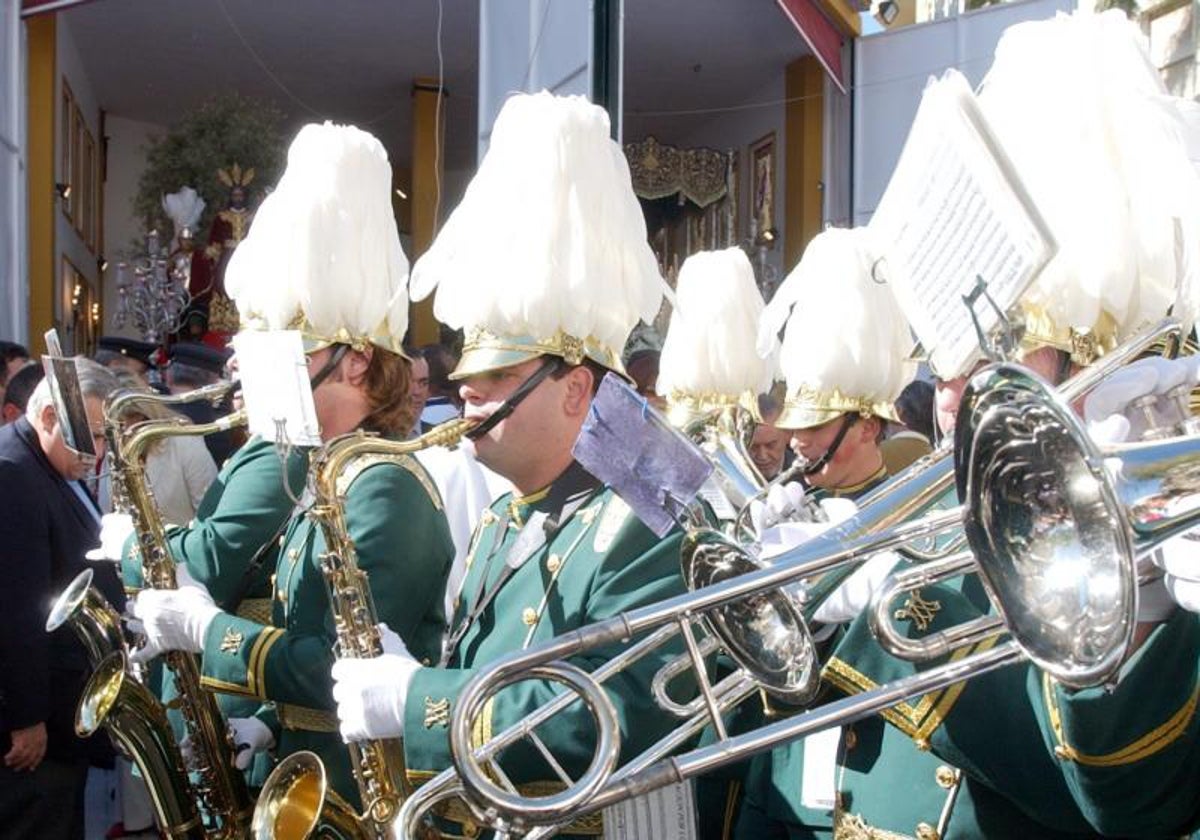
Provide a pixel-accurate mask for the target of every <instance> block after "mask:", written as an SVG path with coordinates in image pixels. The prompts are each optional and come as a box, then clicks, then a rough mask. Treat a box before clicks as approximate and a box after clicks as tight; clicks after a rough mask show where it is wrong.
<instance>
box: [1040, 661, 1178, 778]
mask: <svg viewBox="0 0 1200 840" xmlns="http://www.w3.org/2000/svg"><path fill="white" fill-rule="evenodd" d="M1055 685H1056V683H1055V681H1054V680H1053V678H1051V677H1050V675H1049V674H1043V675H1042V693H1043V694H1044V695H1045V698H1046V711H1047V713H1048V714H1049V716H1050V728H1051V729H1052V730H1053V731H1054V739H1055V740H1056V741H1057V742H1058V746H1057V747H1055V748H1054V754H1055V755H1057V756H1058V757H1059V758H1061V759H1064V760H1066V761H1073V762H1075V763H1076V764H1082V765H1084V766H1085V767H1119V766H1121V765H1124V764H1133V763H1135V762H1138V761H1141V760H1142V759H1145V758H1149V757H1150V756H1152V755H1154V754H1155V753H1158V752H1161V751H1162V750H1165V749H1166V748H1167V747H1169V746H1170V745H1171V744H1173V743H1175V742H1176V741H1178V740H1179V739H1180V738H1181V737H1182V736H1183V734H1184V733H1185V732H1186V731H1187V730H1188V728H1189V726H1190V725H1191V723H1192V718H1193V717H1195V714H1196V705H1197V701H1200V686H1197V687H1196V689H1194V690H1193V691H1192V696H1191V697H1189V698H1188V699H1187V702H1185V703H1184V704H1183V706H1182V707H1181V708H1180V709H1179V711H1177V712H1175V714H1173V715H1171V717H1169V718H1168V719H1167V720H1166V722H1165V723H1163V724H1161V725H1159V726H1156V727H1155V728H1154V729H1151V730H1150V731H1149V732H1147V733H1146V734H1145V735H1143V736H1142V737H1140V738H1138V739H1137V740H1136V741H1133V742H1132V743H1131V744H1129V745H1128V746H1125V747H1122V748H1121V749H1119V750H1117V751H1115V752H1111V753H1108V754H1106V755H1087V754H1085V753H1081V752H1079V751H1078V750H1076V749H1075V748H1074V747H1072V746H1071V745H1070V744H1068V743H1067V740H1066V737H1065V736H1064V734H1063V728H1062V717H1061V715H1060V714H1059V711H1058V697H1057V696H1056V692H1055V690H1054V686H1055Z"/></svg>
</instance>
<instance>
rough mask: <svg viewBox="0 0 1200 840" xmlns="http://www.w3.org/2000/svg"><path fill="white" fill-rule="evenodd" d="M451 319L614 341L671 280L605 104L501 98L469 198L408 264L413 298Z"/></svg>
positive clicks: (458, 323) (648, 314)
mask: <svg viewBox="0 0 1200 840" xmlns="http://www.w3.org/2000/svg"><path fill="white" fill-rule="evenodd" d="M435 288H436V289H437V290H438V295H437V298H436V300H435V303H434V314H435V315H436V316H437V318H438V320H439V321H441V322H442V323H444V324H447V325H449V326H451V327H454V328H461V327H470V326H478V327H484V328H486V329H488V330H490V331H492V332H494V333H496V334H497V335H509V336H520V335H533V336H537V337H547V336H552V335H554V334H555V333H556V332H557V331H558V330H563V331H564V332H566V333H568V334H570V335H572V336H575V337H577V338H587V337H589V336H591V337H593V338H595V339H597V340H598V341H599V342H600V343H601V344H603V345H605V346H606V347H608V348H612V349H614V350H615V351H616V352H617V353H619V352H620V349H621V348H622V347H623V346H624V344H625V339H626V338H627V337H628V335H629V333H630V331H631V330H632V329H633V327H634V326H635V325H636V324H637V322H638V321H639V320H644V321H647V322H649V321H651V320H653V318H654V316H655V315H656V314H657V312H658V308H659V306H660V304H661V302H662V298H663V296H664V294H665V293H666V292H667V286H666V284H665V283H664V282H663V280H662V278H661V277H660V275H659V273H658V265H657V263H656V261H655V259H654V254H653V252H652V251H651V249H650V246H649V244H648V243H647V241H646V224H645V220H644V219H643V217H642V211H641V208H640V206H639V205H638V202H637V198H636V197H635V196H634V194H633V189H632V185H631V182H630V177H629V167H628V165H627V163H626V161H625V157H624V155H623V153H622V151H621V148H620V147H619V146H618V145H617V144H616V143H615V142H613V140H612V139H611V137H610V136H609V121H608V115H607V114H606V113H605V112H604V110H603V109H602V108H599V107H597V106H595V105H592V104H591V103H589V102H588V101H587V100H586V99H584V98H583V97H579V96H571V97H557V96H552V95H551V94H549V93H546V92H544V91H543V92H542V93H538V94H534V95H526V94H517V95H514V96H513V97H511V98H510V99H509V100H508V101H507V102H506V103H505V104H504V107H503V108H502V109H501V111H500V114H499V116H498V117H497V118H496V123H495V126H494V128H493V131H492V137H491V144H490V147H489V149H488V152H487V155H486V156H485V157H484V159H483V162H482V163H481V164H480V166H479V170H478V171H477V172H476V173H475V177H474V178H472V179H471V183H470V185H469V186H468V187H467V190H466V194H465V195H464V197H463V200H462V202H461V203H460V204H459V205H458V207H457V208H455V210H454V212H453V213H452V214H451V215H450V218H449V219H447V221H446V224H445V226H444V227H443V228H442V231H441V233H439V234H438V237H437V239H436V240H435V241H434V243H433V245H432V247H431V248H430V249H429V250H428V251H427V252H426V253H425V254H424V255H422V257H421V258H420V259H419V260H418V261H417V264H416V265H415V266H414V268H413V279H412V285H411V292H412V297H413V299H414V300H421V299H423V298H425V297H427V296H428V295H429V294H430V293H432V292H433V290H434V289H435Z"/></svg>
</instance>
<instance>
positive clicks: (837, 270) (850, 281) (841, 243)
mask: <svg viewBox="0 0 1200 840" xmlns="http://www.w3.org/2000/svg"><path fill="white" fill-rule="evenodd" d="M877 253H878V251H877V249H875V248H873V247H872V246H871V244H870V241H869V239H868V235H867V229H866V228H854V229H852V230H845V229H837V228H831V229H829V230H826V231H823V232H822V233H819V234H817V236H816V237H814V238H813V240H812V241H811V242H810V243H809V244H808V247H807V248H805V250H804V255H803V256H802V257H801V259H800V263H799V264H798V265H797V266H796V267H795V268H794V269H792V272H791V273H790V274H789V275H788V276H787V277H786V278H785V279H784V281H783V284H782V285H781V286H780V287H779V290H778V291H777V292H776V293H775V296H774V297H773V298H772V299H771V303H770V304H769V305H768V306H767V308H766V311H765V312H764V314H763V319H762V328H761V332H760V334H759V348H760V349H761V348H762V347H763V346H764V345H769V341H770V338H771V337H772V336H773V335H774V334H775V332H776V331H777V330H778V327H777V326H775V325H777V324H781V323H784V322H786V329H785V331H784V335H783V346H782V348H781V351H780V367H781V369H782V371H783V375H784V378H785V379H786V380H787V393H788V397H789V398H790V397H794V396H796V395H797V394H798V393H799V392H800V390H801V389H802V388H803V389H806V390H808V391H812V392H816V393H817V394H827V393H829V392H832V391H834V390H835V389H836V390H837V391H838V392H840V393H841V394H843V395H845V396H847V397H849V398H852V399H857V400H863V401H865V402H869V403H891V402H893V401H894V400H895V399H896V397H898V396H899V395H900V391H901V390H903V388H904V386H905V385H907V384H908V383H909V382H911V381H912V378H913V376H914V375H915V373H916V369H915V366H914V365H913V363H912V362H910V361H908V356H909V351H910V350H911V349H912V334H911V333H910V332H909V329H908V322H907V321H906V320H905V318H904V314H903V312H901V310H900V305H899V304H898V303H897V302H896V298H895V295H894V294H893V293H892V290H891V287H890V286H888V285H887V284H885V283H878V282H876V281H875V280H874V279H873V278H872V275H871V268H872V266H873V264H874V262H875V258H876V257H875V255H876V254H877Z"/></svg>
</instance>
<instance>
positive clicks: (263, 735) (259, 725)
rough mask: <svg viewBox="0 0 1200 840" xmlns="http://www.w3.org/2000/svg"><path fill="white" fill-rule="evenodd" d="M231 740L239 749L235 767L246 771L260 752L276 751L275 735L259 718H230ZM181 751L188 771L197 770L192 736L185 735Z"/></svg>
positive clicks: (180, 744)
mask: <svg viewBox="0 0 1200 840" xmlns="http://www.w3.org/2000/svg"><path fill="white" fill-rule="evenodd" d="M227 725H228V728H229V740H231V741H232V742H233V744H234V747H235V748H236V749H237V752H236V753H235V755H234V757H233V766H234V767H236V768H237V769H238V770H245V769H246V768H247V767H249V766H250V762H251V761H253V760H254V756H256V755H257V754H258V753H260V752H266V751H267V750H270V749H274V747H275V733H274V732H272V731H271V727H269V726H267V725H266V724H265V723H263V722H262V721H261V720H259V719H258V718H253V717H251V718H230V719H229V720H228V721H227ZM179 751H180V752H181V753H183V763H184V764H185V765H186V766H187V767H188V769H191V770H196V769H198V768H197V767H196V758H197V756H196V752H195V750H193V749H192V736H191V735H184V736H183V738H182V739H180V741H179Z"/></svg>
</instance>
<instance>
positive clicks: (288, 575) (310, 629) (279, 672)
mask: <svg viewBox="0 0 1200 840" xmlns="http://www.w3.org/2000/svg"><path fill="white" fill-rule="evenodd" d="M342 488H343V490H342V492H343V493H344V496H345V500H346V501H345V517H346V527H347V529H348V533H349V536H350V539H351V541H352V542H353V543H354V545H355V547H356V549H357V559H358V566H359V568H360V569H362V571H363V572H365V573H366V575H367V578H368V582H369V585H370V589H371V594H372V597H373V600H374V602H375V608H376V611H377V615H378V619H379V621H381V622H385V623H387V624H388V625H389V626H390V627H391V628H392V629H393V630H395V631H396V632H397V633H399V634H400V636H401V637H402V638H403V639H404V642H405V644H406V645H407V646H408V649H409V651H411V652H412V654H413V655H414V656H416V657H417V658H418V659H425V660H428V661H432V658H433V657H436V655H437V649H438V646H439V641H440V638H441V631H442V627H443V625H444V620H443V615H442V608H441V604H442V597H443V593H444V590H445V581H446V575H447V573H448V571H449V567H450V561H451V559H452V558H453V556H454V545H453V543H452V542H451V539H450V529H449V526H448V525H447V524H446V518H445V515H444V514H443V512H442V501H441V497H440V496H439V495H438V492H437V489H436V487H435V486H434V483H433V481H432V479H430V477H429V476H428V474H427V473H426V472H425V470H424V468H423V467H421V465H420V464H419V463H418V462H417V461H416V459H415V458H413V457H412V456H409V455H400V456H364V457H362V458H359V459H358V460H357V461H355V462H354V467H353V468H352V469H351V470H349V471H348V472H347V473H346V475H345V476H344V478H343V481H342ZM325 550H326V543H325V538H324V534H323V533H322V532H321V529H320V527H319V526H318V525H317V524H316V523H315V522H313V521H312V520H310V519H309V518H308V517H307V516H304V515H296V516H294V517H293V518H292V520H291V522H290V523H289V524H288V527H287V529H286V531H285V533H284V537H283V543H282V548H281V550H280V553H279V560H278V564H277V568H276V573H275V579H274V592H275V595H274V601H273V605H272V615H271V621H270V623H269V624H264V623H259V622H255V621H252V620H250V619H246V618H241V617H238V616H235V615H230V614H227V613H225V614H221V615H219V616H218V617H217V618H216V619H214V621H213V622H212V624H211V626H210V627H209V629H208V633H207V636H206V638H205V645H204V654H203V658H202V663H201V664H202V673H203V683H204V685H205V686H207V687H208V688H211V689H213V690H215V691H221V692H226V693H230V694H235V695H240V696H244V697H250V698H256V699H257V701H260V702H261V701H272V702H273V703H274V704H275V711H276V713H277V716H278V721H279V723H280V725H281V727H282V728H281V730H280V731H279V732H278V734H277V746H276V754H277V755H279V756H280V757H283V756H286V755H288V754H290V753H292V752H295V751H297V750H301V749H308V750H313V751H314V752H316V753H317V754H318V755H319V756H320V757H321V759H322V760H323V761H324V763H325V768H326V771H327V772H328V773H329V776H330V779H331V782H332V784H333V785H334V787H335V789H336V790H337V791H338V793H340V794H341V795H342V796H344V797H346V798H347V799H348V800H349V801H350V802H352V803H355V804H357V803H358V789H357V784H356V782H355V780H354V777H353V774H352V771H351V768H350V760H349V754H348V752H347V750H346V747H345V745H344V744H343V743H342V741H341V737H340V736H339V735H338V732H337V718H336V716H335V715H334V708H335V704H334V702H333V694H332V680H331V678H330V673H329V672H330V668H331V667H332V665H333V660H334V641H335V638H336V637H335V630H334V621H333V616H332V613H331V612H330V607H329V596H328V594H327V591H326V584H325V578H324V576H323V575H322V573H321V569H320V557H321V555H322V554H323V553H324V552H325ZM263 718H264V719H266V720H268V721H269V720H270V715H269V714H266V715H263Z"/></svg>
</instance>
